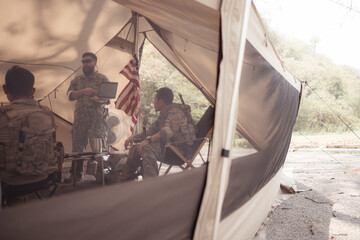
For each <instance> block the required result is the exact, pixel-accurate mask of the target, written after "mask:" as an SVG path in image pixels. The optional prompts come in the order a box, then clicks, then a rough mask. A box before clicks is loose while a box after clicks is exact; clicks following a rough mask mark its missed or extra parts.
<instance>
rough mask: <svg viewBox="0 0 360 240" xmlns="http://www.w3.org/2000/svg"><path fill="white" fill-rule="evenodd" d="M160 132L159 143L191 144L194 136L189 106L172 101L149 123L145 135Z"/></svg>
mask: <svg viewBox="0 0 360 240" xmlns="http://www.w3.org/2000/svg"><path fill="white" fill-rule="evenodd" d="M157 132H160V133H161V143H163V144H166V143H168V142H171V143H173V144H175V145H179V144H184V143H185V144H188V145H192V143H193V140H194V139H195V138H196V132H195V125H194V121H193V119H192V117H191V114H190V107H189V106H187V105H183V104H178V103H172V104H170V105H168V107H167V109H166V110H165V111H164V112H161V113H160V115H159V117H158V118H157V120H156V121H155V122H154V123H153V124H151V126H150V127H149V129H148V131H147V135H149V136H151V135H154V134H155V133H157Z"/></svg>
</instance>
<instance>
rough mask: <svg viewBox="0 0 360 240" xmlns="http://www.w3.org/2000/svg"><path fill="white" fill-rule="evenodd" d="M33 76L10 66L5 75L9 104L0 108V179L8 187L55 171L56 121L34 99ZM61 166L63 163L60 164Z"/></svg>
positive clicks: (5, 89) (38, 178)
mask: <svg viewBox="0 0 360 240" xmlns="http://www.w3.org/2000/svg"><path fill="white" fill-rule="evenodd" d="M34 81H35V78H34V75H33V74H32V73H31V72H30V71H28V70H27V69H24V68H21V67H18V66H13V67H12V68H11V69H9V70H8V71H7V73H6V76H5V84H4V85H3V89H4V92H5V93H6V95H7V98H8V99H9V101H10V105H6V106H1V108H0V179H1V181H2V182H3V183H7V184H25V183H32V182H37V181H40V180H43V179H45V178H47V177H48V175H49V174H50V173H52V172H55V171H57V170H58V166H57V158H56V153H55V151H54V147H55V142H56V139H55V130H56V129H55V120H54V118H53V116H52V114H51V112H50V110H49V109H48V108H46V107H44V106H40V104H39V103H38V102H37V101H35V100H34V99H33V96H34V92H35V88H34ZM61 164H62V163H61Z"/></svg>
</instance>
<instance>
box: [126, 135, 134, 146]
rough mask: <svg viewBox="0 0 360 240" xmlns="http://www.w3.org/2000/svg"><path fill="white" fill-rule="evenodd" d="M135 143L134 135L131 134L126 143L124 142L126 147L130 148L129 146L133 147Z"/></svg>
mask: <svg viewBox="0 0 360 240" xmlns="http://www.w3.org/2000/svg"><path fill="white" fill-rule="evenodd" d="M133 143H134V135H131V136H130V137H128V138H127V139H126V140H125V143H124V147H125V149H128V148H129V147H131V145H133Z"/></svg>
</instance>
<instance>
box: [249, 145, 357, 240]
mask: <svg viewBox="0 0 360 240" xmlns="http://www.w3.org/2000/svg"><path fill="white" fill-rule="evenodd" d="M343 151H345V150H341V149H324V150H320V149H312V150H309V149H299V150H297V151H293V152H289V153H288V156H287V159H286V162H285V165H284V169H283V174H284V175H285V176H287V177H288V178H287V180H289V179H292V180H293V181H294V183H295V186H294V188H295V190H296V191H297V192H296V193H295V194H291V195H286V196H285V198H287V200H285V201H283V202H282V203H281V204H280V205H278V206H277V207H275V208H274V209H273V210H272V211H271V213H270V214H269V217H268V219H267V220H266V221H265V226H263V229H262V230H261V231H259V232H258V234H257V236H256V237H255V239H256V240H264V239H265V240H283V239H284V240H285V239H288V240H290V239H299V240H300V239H301V240H306V239H316V240H317V239H319V240H320V239H325V240H326V239H331V240H340V239H341V240H342V239H348V240H356V239H360V153H357V152H354V151H349V150H347V152H343Z"/></svg>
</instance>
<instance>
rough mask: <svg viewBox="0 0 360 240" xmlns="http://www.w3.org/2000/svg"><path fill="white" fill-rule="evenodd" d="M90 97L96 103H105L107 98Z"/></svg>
mask: <svg viewBox="0 0 360 240" xmlns="http://www.w3.org/2000/svg"><path fill="white" fill-rule="evenodd" d="M92 99H93V100H94V101H95V102H98V103H106V102H107V101H108V99H107V98H99V97H98V96H94V97H93V98H92Z"/></svg>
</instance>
